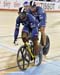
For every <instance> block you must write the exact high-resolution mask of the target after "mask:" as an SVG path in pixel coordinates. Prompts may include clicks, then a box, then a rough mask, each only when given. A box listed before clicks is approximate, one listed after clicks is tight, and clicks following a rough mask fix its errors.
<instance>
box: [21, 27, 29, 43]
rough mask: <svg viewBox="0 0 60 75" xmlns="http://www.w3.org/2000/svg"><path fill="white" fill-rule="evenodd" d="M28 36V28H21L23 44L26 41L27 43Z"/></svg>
mask: <svg viewBox="0 0 60 75" xmlns="http://www.w3.org/2000/svg"><path fill="white" fill-rule="evenodd" d="M28 35H29V28H27V27H23V30H22V40H23V42H24V43H25V42H26V41H28Z"/></svg>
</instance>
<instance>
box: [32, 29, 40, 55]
mask: <svg viewBox="0 0 60 75" xmlns="http://www.w3.org/2000/svg"><path fill="white" fill-rule="evenodd" d="M32 40H33V44H34V50H35V51H34V52H35V55H38V53H39V48H40V47H39V44H38V29H37V28H34V29H33V30H32Z"/></svg>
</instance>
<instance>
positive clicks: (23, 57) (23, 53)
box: [17, 46, 30, 70]
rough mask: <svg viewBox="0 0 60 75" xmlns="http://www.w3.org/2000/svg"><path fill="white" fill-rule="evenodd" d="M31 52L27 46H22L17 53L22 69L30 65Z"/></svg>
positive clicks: (19, 65) (18, 62)
mask: <svg viewBox="0 0 60 75" xmlns="http://www.w3.org/2000/svg"><path fill="white" fill-rule="evenodd" d="M29 62H30V58H29V52H28V51H27V50H26V47H25V46H21V47H20V48H19V50H18V53H17V64H18V67H19V69H20V70H26V69H27V68H28V67H29Z"/></svg>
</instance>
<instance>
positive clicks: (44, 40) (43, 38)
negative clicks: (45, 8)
mask: <svg viewBox="0 0 60 75" xmlns="http://www.w3.org/2000/svg"><path fill="white" fill-rule="evenodd" d="M40 32H41V40H42V45H43V46H45V45H46V34H45V27H43V26H41V27H40Z"/></svg>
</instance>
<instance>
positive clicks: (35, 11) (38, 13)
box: [23, 1, 46, 46]
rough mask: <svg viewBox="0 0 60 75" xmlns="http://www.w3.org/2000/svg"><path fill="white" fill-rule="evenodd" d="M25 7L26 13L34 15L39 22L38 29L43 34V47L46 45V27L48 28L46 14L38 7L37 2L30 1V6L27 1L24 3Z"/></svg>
mask: <svg viewBox="0 0 60 75" xmlns="http://www.w3.org/2000/svg"><path fill="white" fill-rule="evenodd" d="M23 6H24V7H25V9H26V11H27V12H28V13H30V14H32V15H33V16H34V17H35V18H36V19H37V20H38V22H39V24H38V28H39V30H40V32H41V38H42V44H43V46H45V45H46V34H45V27H46V13H45V11H44V10H43V9H42V8H41V7H39V6H36V4H35V2H33V1H30V4H29V2H28V1H25V2H24V3H23Z"/></svg>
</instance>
